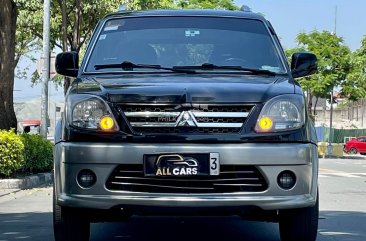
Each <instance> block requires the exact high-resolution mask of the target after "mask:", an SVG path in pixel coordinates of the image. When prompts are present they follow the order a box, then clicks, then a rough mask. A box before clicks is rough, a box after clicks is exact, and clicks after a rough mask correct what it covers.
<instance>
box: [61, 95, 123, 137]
mask: <svg viewBox="0 0 366 241" xmlns="http://www.w3.org/2000/svg"><path fill="white" fill-rule="evenodd" d="M67 117H68V122H69V124H70V125H71V126H74V127H78V128H83V129H90V130H100V131H109V132H111V131H112V132H114V131H118V130H119V128H118V125H117V123H116V120H115V118H114V116H113V114H112V111H111V109H110V108H109V106H108V105H107V104H106V103H105V102H104V101H103V100H102V99H101V98H99V97H97V96H93V95H87V94H78V95H71V96H69V98H68V100H67Z"/></svg>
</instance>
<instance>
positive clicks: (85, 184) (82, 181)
mask: <svg viewBox="0 0 366 241" xmlns="http://www.w3.org/2000/svg"><path fill="white" fill-rule="evenodd" d="M77 181H78V184H79V186H80V187H82V188H91V187H92V186H93V185H94V184H95V183H96V182H97V176H96V175H95V173H94V172H93V171H92V170H89V169H84V170H81V171H80V172H79V174H78V176H77Z"/></svg>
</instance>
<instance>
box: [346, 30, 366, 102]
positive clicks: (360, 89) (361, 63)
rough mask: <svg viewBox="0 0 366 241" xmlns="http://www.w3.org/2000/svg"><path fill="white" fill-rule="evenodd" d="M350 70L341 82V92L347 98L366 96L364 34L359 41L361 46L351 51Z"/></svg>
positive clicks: (365, 44)
mask: <svg viewBox="0 0 366 241" xmlns="http://www.w3.org/2000/svg"><path fill="white" fill-rule="evenodd" d="M351 65H352V71H351V72H350V73H349V75H348V76H347V81H345V82H344V83H342V94H343V95H344V96H347V97H348V99H349V100H358V99H361V98H366V36H364V37H363V39H362V41H361V47H360V48H359V49H357V50H356V51H355V52H354V53H352V58H351Z"/></svg>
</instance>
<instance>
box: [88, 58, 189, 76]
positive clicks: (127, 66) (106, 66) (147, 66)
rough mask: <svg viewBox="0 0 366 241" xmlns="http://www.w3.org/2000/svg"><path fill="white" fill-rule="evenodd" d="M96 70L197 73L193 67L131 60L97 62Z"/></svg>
mask: <svg viewBox="0 0 366 241" xmlns="http://www.w3.org/2000/svg"><path fill="white" fill-rule="evenodd" d="M94 68H95V70H100V69H115V68H121V69H123V70H126V71H132V70H133V69H162V70H170V71H173V72H177V73H185V74H195V73H196V71H194V70H192V69H175V68H168V67H162V66H160V65H151V64H134V63H132V62H130V61H124V62H122V63H120V64H96V65H94Z"/></svg>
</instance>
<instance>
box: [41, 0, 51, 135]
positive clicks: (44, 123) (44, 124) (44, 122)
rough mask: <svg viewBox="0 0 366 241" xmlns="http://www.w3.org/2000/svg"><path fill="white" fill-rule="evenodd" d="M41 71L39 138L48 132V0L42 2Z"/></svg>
mask: <svg viewBox="0 0 366 241" xmlns="http://www.w3.org/2000/svg"><path fill="white" fill-rule="evenodd" d="M42 55H43V57H42V58H43V69H42V95H41V136H42V137H44V138H47V132H48V81H49V78H50V0H44V2H43V54H42Z"/></svg>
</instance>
